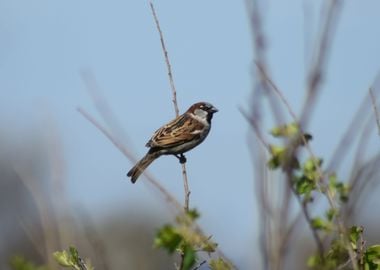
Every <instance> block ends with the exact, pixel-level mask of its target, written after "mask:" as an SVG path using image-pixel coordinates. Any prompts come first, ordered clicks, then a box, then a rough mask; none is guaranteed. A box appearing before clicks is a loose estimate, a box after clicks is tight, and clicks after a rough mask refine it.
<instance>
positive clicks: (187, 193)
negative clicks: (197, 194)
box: [149, 2, 190, 212]
mask: <svg viewBox="0 0 380 270" xmlns="http://www.w3.org/2000/svg"><path fill="white" fill-rule="evenodd" d="M149 5H150V8H151V10H152V15H153V18H154V21H155V23H156V27H157V31H158V33H159V35H160V41H161V47H162V52H163V53H164V57H165V63H166V67H167V70H168V77H169V82H170V87H171V89H172V95H173V97H172V101H173V105H174V111H175V115H176V117H178V116H179V109H178V103H177V91H176V89H175V85H174V80H173V73H172V68H171V65H170V61H169V56H168V51H167V50H166V46H165V40H164V36H163V34H162V30H161V27H160V22H159V20H158V17H157V14H156V10H155V9H154V6H153V3H152V2H149ZM182 177H183V187H184V192H185V202H184V209H185V211H186V212H187V211H189V201H190V189H189V183H188V180H187V173H186V165H185V164H184V163H183V164H182Z"/></svg>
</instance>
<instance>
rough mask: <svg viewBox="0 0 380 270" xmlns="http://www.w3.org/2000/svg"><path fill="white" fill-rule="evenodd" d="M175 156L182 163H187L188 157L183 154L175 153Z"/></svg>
mask: <svg viewBox="0 0 380 270" xmlns="http://www.w3.org/2000/svg"><path fill="white" fill-rule="evenodd" d="M175 156H176V158H178V160H179V163H181V164H185V163H186V157H185V156H184V155H183V154H180V155H175Z"/></svg>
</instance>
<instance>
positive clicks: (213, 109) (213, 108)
mask: <svg viewBox="0 0 380 270" xmlns="http://www.w3.org/2000/svg"><path fill="white" fill-rule="evenodd" d="M218 111H219V110H218V109H217V108H215V107H212V108H211V109H210V112H211V113H216V112H218Z"/></svg>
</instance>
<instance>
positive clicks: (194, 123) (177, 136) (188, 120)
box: [127, 102, 218, 183]
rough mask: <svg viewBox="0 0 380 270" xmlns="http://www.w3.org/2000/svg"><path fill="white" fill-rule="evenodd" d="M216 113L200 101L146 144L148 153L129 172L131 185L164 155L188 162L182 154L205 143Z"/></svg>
mask: <svg viewBox="0 0 380 270" xmlns="http://www.w3.org/2000/svg"><path fill="white" fill-rule="evenodd" d="M217 111H218V109H216V108H215V107H214V106H213V105H211V104H210V103H207V102H198V103H195V104H193V105H192V106H191V107H190V108H189V109H188V110H187V111H186V112H185V113H184V114H182V115H180V116H178V117H177V118H175V119H174V120H172V121H170V122H169V123H167V124H166V125H164V126H162V127H161V128H159V129H158V130H156V132H154V134H153V136H152V138H151V139H150V140H149V141H148V142H147V144H146V145H145V146H146V147H149V150H148V152H147V153H146V154H145V156H144V157H143V158H142V159H141V160H140V161H139V162H137V164H136V165H135V166H134V167H133V168H132V169H131V170H130V171H129V172H128V173H127V176H128V177H131V182H132V183H135V182H136V181H137V178H138V177H139V176H140V175H141V174H142V173H143V171H144V170H145V169H146V168H147V167H148V166H149V165H150V164H151V163H152V162H153V161H154V160H156V159H157V158H159V157H160V156H162V155H174V156H175V157H177V158H178V159H179V161H180V163H185V162H186V158H185V156H184V155H183V153H185V152H187V151H189V150H191V149H193V148H194V147H196V146H197V145H199V144H200V143H201V142H203V141H204V139H205V138H206V137H207V135H208V133H209V132H210V129H211V119H212V117H213V115H214V113H216V112H217Z"/></svg>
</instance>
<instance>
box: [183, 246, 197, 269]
mask: <svg viewBox="0 0 380 270" xmlns="http://www.w3.org/2000/svg"><path fill="white" fill-rule="evenodd" d="M196 258H197V256H196V254H195V250H194V249H193V248H192V247H191V246H189V245H185V246H184V248H183V268H182V269H181V270H190V269H191V268H192V267H193V266H194V264H195V263H196Z"/></svg>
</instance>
